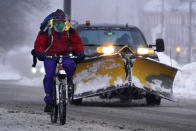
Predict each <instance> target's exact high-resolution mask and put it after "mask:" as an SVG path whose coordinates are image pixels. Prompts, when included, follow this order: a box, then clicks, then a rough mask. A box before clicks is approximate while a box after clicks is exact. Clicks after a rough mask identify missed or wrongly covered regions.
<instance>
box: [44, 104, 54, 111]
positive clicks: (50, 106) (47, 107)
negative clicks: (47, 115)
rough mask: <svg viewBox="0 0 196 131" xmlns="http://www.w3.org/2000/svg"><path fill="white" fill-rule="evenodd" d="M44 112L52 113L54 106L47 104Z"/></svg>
mask: <svg viewBox="0 0 196 131" xmlns="http://www.w3.org/2000/svg"><path fill="white" fill-rule="evenodd" d="M44 112H52V104H50V103H47V104H46V106H45V108H44Z"/></svg>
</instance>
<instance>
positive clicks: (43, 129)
mask: <svg viewBox="0 0 196 131" xmlns="http://www.w3.org/2000/svg"><path fill="white" fill-rule="evenodd" d="M49 120H50V116H49V115H44V114H42V113H32V114H29V113H22V112H20V111H17V110H7V109H4V108H0V131H55V130H56V131H70V130H71V131H80V130H85V131H92V130H93V131H101V130H102V131H118V130H119V129H114V128H112V127H110V126H104V124H102V123H97V122H95V121H93V120H92V121H84V120H80V119H78V120H75V118H69V117H68V122H67V123H66V125H65V126H60V125H59V123H57V124H51V123H50V121H49Z"/></svg>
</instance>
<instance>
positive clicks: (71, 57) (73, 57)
mask: <svg viewBox="0 0 196 131" xmlns="http://www.w3.org/2000/svg"><path fill="white" fill-rule="evenodd" d="M46 58H47V59H52V58H70V59H77V58H78V57H77V56H74V55H70V56H62V55H60V56H46Z"/></svg>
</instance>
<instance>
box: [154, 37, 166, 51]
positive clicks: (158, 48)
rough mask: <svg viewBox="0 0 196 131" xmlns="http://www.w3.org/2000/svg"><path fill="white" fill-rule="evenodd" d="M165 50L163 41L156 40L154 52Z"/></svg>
mask: <svg viewBox="0 0 196 131" xmlns="http://www.w3.org/2000/svg"><path fill="white" fill-rule="evenodd" d="M164 50H165V46H164V40H163V39H156V51H157V52H163V51H164Z"/></svg>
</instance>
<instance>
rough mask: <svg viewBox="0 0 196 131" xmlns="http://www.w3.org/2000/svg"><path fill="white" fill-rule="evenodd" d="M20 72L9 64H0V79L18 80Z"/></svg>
mask: <svg viewBox="0 0 196 131" xmlns="http://www.w3.org/2000/svg"><path fill="white" fill-rule="evenodd" d="M20 79H21V76H20V74H19V73H18V72H17V71H16V70H14V69H13V68H12V67H11V66H9V65H0V80H20Z"/></svg>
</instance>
